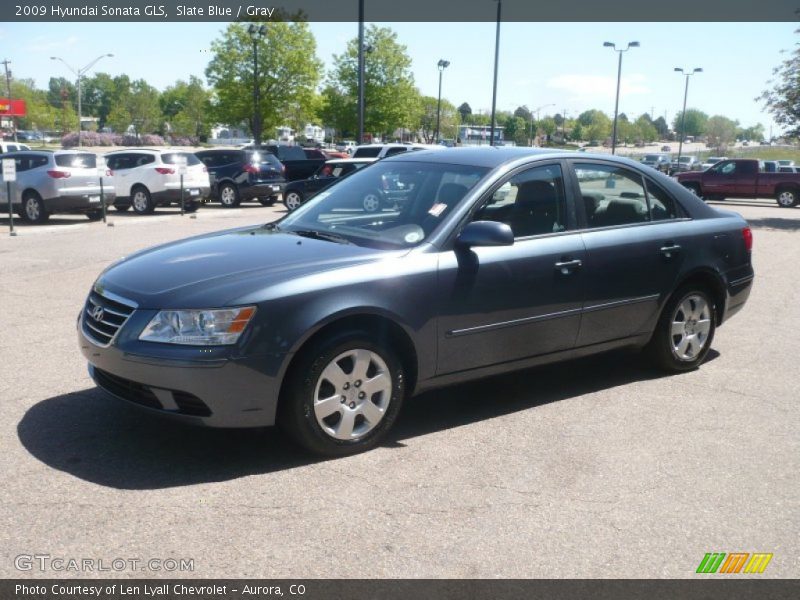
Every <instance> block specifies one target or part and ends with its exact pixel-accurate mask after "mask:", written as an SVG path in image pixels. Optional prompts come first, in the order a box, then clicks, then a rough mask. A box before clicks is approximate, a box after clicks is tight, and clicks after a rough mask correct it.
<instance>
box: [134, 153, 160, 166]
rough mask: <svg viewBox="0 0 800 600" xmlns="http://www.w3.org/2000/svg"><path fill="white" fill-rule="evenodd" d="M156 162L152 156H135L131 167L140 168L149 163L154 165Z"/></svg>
mask: <svg viewBox="0 0 800 600" xmlns="http://www.w3.org/2000/svg"><path fill="white" fill-rule="evenodd" d="M155 161H156V159H155V157H154V156H153V155H152V154H137V155H135V160H134V161H133V164H132V165H131V166H133V167H142V166H144V165H149V164H150V163H154V162H155Z"/></svg>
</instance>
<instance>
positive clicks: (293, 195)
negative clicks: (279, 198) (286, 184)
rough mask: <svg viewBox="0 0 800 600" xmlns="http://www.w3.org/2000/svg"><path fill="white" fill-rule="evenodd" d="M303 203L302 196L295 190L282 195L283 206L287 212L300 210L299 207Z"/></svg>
mask: <svg viewBox="0 0 800 600" xmlns="http://www.w3.org/2000/svg"><path fill="white" fill-rule="evenodd" d="M303 201H304V198H303V194H301V193H300V192H298V191H295V190H292V191H290V192H286V193H285V194H284V195H283V204H284V205H285V206H286V210H288V211H289V212H292V211H293V210H297V209H298V208H300V206H301V205H302V204H303Z"/></svg>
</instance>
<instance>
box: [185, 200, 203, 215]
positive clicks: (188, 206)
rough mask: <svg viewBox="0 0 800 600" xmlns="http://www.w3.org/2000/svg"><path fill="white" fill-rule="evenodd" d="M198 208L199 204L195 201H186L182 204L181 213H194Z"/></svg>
mask: <svg viewBox="0 0 800 600" xmlns="http://www.w3.org/2000/svg"><path fill="white" fill-rule="evenodd" d="M198 208H200V203H199V202H198V201H197V200H186V201H184V203H183V212H185V213H196V212H197V209H198Z"/></svg>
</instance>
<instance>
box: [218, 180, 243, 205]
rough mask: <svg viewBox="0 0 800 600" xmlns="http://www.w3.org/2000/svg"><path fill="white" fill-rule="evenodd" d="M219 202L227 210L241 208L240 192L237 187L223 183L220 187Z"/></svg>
mask: <svg viewBox="0 0 800 600" xmlns="http://www.w3.org/2000/svg"><path fill="white" fill-rule="evenodd" d="M219 201H220V203H221V204H222V206H224V207H225V208H235V207H237V206H239V202H240V200H239V190H237V189H236V186H235V185H232V184H230V183H223V184H222V185H220V186H219Z"/></svg>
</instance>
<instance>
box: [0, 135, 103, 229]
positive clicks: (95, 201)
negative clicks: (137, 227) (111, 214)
mask: <svg viewBox="0 0 800 600" xmlns="http://www.w3.org/2000/svg"><path fill="white" fill-rule="evenodd" d="M3 158H4V159H5V158H13V159H14V162H15V163H16V166H17V181H16V182H15V183H13V184H11V188H12V192H11V193H12V196H11V203H12V205H13V206H16V209H15V210H16V212H17V213H19V216H20V217H21V218H22V219H23V220H24V221H27V222H28V223H44V222H45V221H47V219H48V218H49V217H50V215H51V214H53V213H83V214H85V215H86V216H87V217H89V219H91V220H92V221H96V220H98V219H101V218H102V217H103V208H102V206H101V205H100V177H99V175H98V173H97V162H96V161H97V156H96V155H94V154H92V153H91V152H81V151H79V150H58V151H56V152H53V151H50V150H31V151H26V152H11V153H9V154H4V155H3ZM103 194H104V196H105V203H106V206H109V205H111V204H113V203H114V198H115V194H114V177H113V174H112V172H111V171H110V170H108V169H106V171H105V175H104V176H103ZM13 206H12V207H13Z"/></svg>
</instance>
